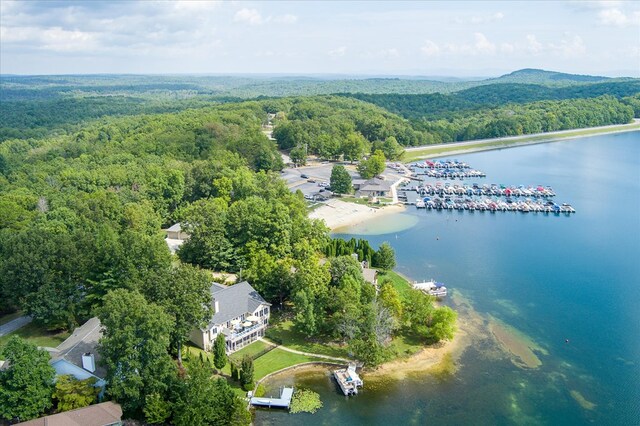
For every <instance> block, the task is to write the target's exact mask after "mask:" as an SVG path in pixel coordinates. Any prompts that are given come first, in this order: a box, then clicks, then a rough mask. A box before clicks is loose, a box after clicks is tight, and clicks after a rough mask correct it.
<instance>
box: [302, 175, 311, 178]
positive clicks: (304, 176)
mask: <svg viewBox="0 0 640 426" xmlns="http://www.w3.org/2000/svg"><path fill="white" fill-rule="evenodd" d="M300 177H301V178H302V179H309V176H307V175H300Z"/></svg>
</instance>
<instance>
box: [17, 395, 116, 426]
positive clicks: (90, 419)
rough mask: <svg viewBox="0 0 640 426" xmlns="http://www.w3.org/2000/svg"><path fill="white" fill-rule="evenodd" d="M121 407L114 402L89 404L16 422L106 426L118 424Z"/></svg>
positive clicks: (37, 425) (46, 425)
mask: <svg viewBox="0 0 640 426" xmlns="http://www.w3.org/2000/svg"><path fill="white" fill-rule="evenodd" d="M121 418H122V408H120V406H119V405H118V404H116V403H114V402H111V401H109V402H103V403H102V404H95V405H90V406H88V407H84V408H79V409H77V410H71V411H65V412H64V413H58V414H54V415H52V416H46V417H40V418H39V419H33V420H29V421H28V422H23V423H18V425H23V426H107V425H119V424H120V419H121Z"/></svg>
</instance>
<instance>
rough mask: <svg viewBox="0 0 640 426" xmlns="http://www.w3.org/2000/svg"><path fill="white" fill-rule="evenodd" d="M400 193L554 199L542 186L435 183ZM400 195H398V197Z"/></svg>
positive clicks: (402, 190) (403, 190)
mask: <svg viewBox="0 0 640 426" xmlns="http://www.w3.org/2000/svg"><path fill="white" fill-rule="evenodd" d="M399 191H400V192H404V193H405V194H404V195H405V196H406V192H411V191H413V192H415V193H417V194H419V195H421V196H425V195H440V196H443V195H457V196H467V197H473V196H476V197H479V196H489V197H534V198H550V197H555V196H556V193H555V191H554V190H553V188H551V187H550V186H542V185H530V186H525V185H519V186H507V185H497V184H495V183H492V184H490V185H488V184H484V185H479V184H477V183H474V184H472V185H458V184H453V185H452V184H450V183H449V182H446V183H444V184H443V183H442V182H436V183H435V184H429V183H427V184H424V185H417V186H410V187H407V186H406V185H405V186H404V187H402V188H400V189H399ZM401 195H402V194H400V195H399V197H400V196H401Z"/></svg>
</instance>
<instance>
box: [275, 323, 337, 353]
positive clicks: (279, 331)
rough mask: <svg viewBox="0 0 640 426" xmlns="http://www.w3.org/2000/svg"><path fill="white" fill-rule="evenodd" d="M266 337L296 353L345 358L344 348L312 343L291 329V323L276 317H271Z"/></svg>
mask: <svg viewBox="0 0 640 426" xmlns="http://www.w3.org/2000/svg"><path fill="white" fill-rule="evenodd" d="M266 337H267V338H272V339H274V341H275V342H276V343H280V342H282V345H284V346H286V347H288V348H291V349H295V350H298V351H302V352H309V353H314V354H321V355H329V356H335V357H339V358H347V350H346V349H345V348H342V347H340V346H339V345H338V344H336V343H332V342H331V343H327V342H320V341H312V340H310V339H309V338H308V337H306V336H305V335H304V334H302V333H300V332H298V331H297V330H296V329H295V328H294V327H293V321H291V320H290V319H281V318H278V317H277V316H276V315H272V316H271V322H270V324H269V328H267V333H266Z"/></svg>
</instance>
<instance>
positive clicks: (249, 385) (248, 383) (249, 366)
mask: <svg viewBox="0 0 640 426" xmlns="http://www.w3.org/2000/svg"><path fill="white" fill-rule="evenodd" d="M240 385H241V386H242V389H244V390H246V391H249V390H252V389H253V359H252V358H251V357H250V356H249V355H245V357H244V358H242V370H240Z"/></svg>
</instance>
